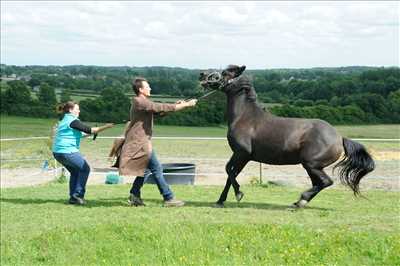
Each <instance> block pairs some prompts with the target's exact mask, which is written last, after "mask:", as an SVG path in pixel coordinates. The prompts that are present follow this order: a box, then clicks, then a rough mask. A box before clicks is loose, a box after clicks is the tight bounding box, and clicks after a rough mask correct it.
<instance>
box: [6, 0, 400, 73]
mask: <svg viewBox="0 0 400 266" xmlns="http://www.w3.org/2000/svg"><path fill="white" fill-rule="evenodd" d="M1 37H2V38H1V56H2V57H1V60H2V63H7V64H98V65H167V66H182V67H191V68H209V67H219V66H221V65H222V66H223V65H225V64H229V63H242V64H246V65H248V67H250V68H261V67H313V66H343V65H398V57H399V48H398V47H399V3H398V2H367V1H366V2H358V1H357V2H299V1H293V2H237V1H234V2H225V1H224V2H183V1H179V2H165V1H162V2H125V1H122V2H102V1H98V2H87V1H84V2H72V1H65V2H10V1H6V2H5V1H2V2H1Z"/></svg>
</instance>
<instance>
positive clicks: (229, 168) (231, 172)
mask: <svg viewBox="0 0 400 266" xmlns="http://www.w3.org/2000/svg"><path fill="white" fill-rule="evenodd" d="M248 161H249V160H248V159H247V157H246V156H241V155H239V154H236V153H234V154H233V155H232V157H231V159H230V160H229V162H228V163H227V164H226V167H225V170H226V173H227V174H228V179H227V180H226V184H225V187H224V190H223V191H222V193H221V196H220V197H219V200H218V201H217V202H216V206H218V207H223V205H224V202H225V201H226V198H227V196H228V192H229V188H230V186H231V185H232V186H233V189H234V190H235V196H236V200H237V201H238V202H239V201H240V200H241V199H242V198H243V195H244V194H243V193H242V192H241V191H240V190H239V188H240V185H239V183H238V182H237V180H236V177H237V176H238V175H239V173H240V172H241V171H242V170H243V168H244V167H245V166H246V164H247V162H248Z"/></svg>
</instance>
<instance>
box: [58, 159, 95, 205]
mask: <svg viewBox="0 0 400 266" xmlns="http://www.w3.org/2000/svg"><path fill="white" fill-rule="evenodd" d="M53 155H54V158H56V160H57V161H58V162H59V163H61V164H62V165H63V166H64V167H65V168H67V170H68V171H69V172H70V174H71V176H70V178H69V195H70V197H72V195H76V196H78V197H81V198H83V197H84V196H85V192H86V182H87V180H88V176H89V173H90V167H89V164H88V163H87V162H86V160H85V159H84V158H83V157H82V155H81V154H80V153H79V152H74V153H55V152H54V153H53Z"/></svg>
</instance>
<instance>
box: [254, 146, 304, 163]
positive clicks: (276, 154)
mask: <svg viewBox="0 0 400 266" xmlns="http://www.w3.org/2000/svg"><path fill="white" fill-rule="evenodd" d="M252 157H253V160H254V161H257V162H261V163H267V164H275V165H285V164H299V163H301V162H300V155H299V152H298V151H292V152H285V151H277V150H268V149H257V150H256V151H255V152H254V153H253V154H252Z"/></svg>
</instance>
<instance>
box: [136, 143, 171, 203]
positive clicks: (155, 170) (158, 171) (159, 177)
mask: <svg viewBox="0 0 400 266" xmlns="http://www.w3.org/2000/svg"><path fill="white" fill-rule="evenodd" d="M150 175H153V178H154V180H155V181H156V184H157V187H158V190H159V191H160V194H161V195H162V196H163V198H164V200H170V199H172V198H173V197H174V194H173V193H172V191H171V189H170V188H169V186H168V184H167V182H166V181H165V178H164V174H163V168H162V165H161V163H160V162H159V161H158V159H157V157H156V153H155V152H154V150H153V151H152V153H151V156H150V160H149V164H148V165H147V169H146V170H145V171H144V176H137V177H136V179H135V181H134V182H133V184H132V188H131V193H132V194H133V195H135V196H137V197H139V198H140V189H141V188H142V186H143V183H144V181H145V180H146V179H147V178H148V177H149V176H150Z"/></svg>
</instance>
